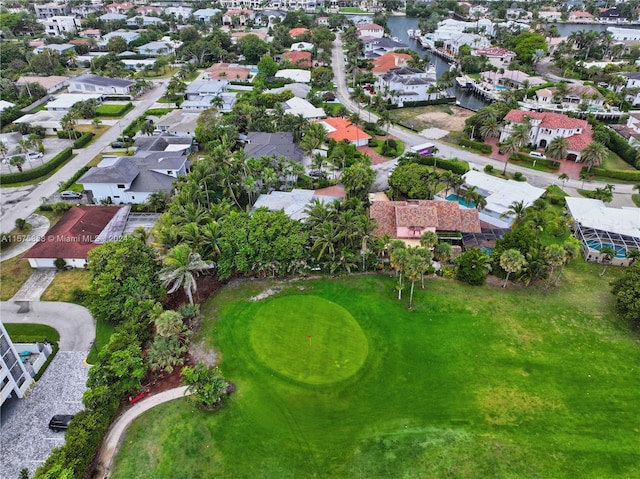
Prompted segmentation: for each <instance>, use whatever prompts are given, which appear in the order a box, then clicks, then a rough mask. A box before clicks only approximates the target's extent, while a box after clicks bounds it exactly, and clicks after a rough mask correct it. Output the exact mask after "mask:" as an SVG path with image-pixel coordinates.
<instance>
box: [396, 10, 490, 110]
mask: <svg viewBox="0 0 640 479" xmlns="http://www.w3.org/2000/svg"><path fill="white" fill-rule="evenodd" d="M387 26H388V27H389V30H391V36H392V37H398V40H400V41H401V42H403V43H406V44H407V45H409V48H411V49H412V50H415V51H416V52H418V55H420V57H421V58H428V59H429V61H430V62H431V63H432V64H434V65H435V66H436V77H437V78H440V77H441V76H442V74H443V73H444V72H446V71H448V70H449V68H450V65H449V64H448V63H447V62H446V61H445V60H443V59H442V58H440V57H438V56H436V55H434V54H432V53H431V52H429V51H427V50H426V49H424V48H422V46H421V45H420V44H418V42H416V41H415V40H414V39H412V38H409V35H407V30H416V29H417V28H418V19H417V18H412V17H400V16H398V17H395V16H394V17H387ZM453 92H454V94H455V96H456V104H458V105H459V106H461V107H463V108H468V109H469V110H473V111H478V110H479V109H480V108H482V107H483V106H487V105H488V103H486V102H485V101H484V100H483V99H482V97H480V96H477V95H473V94H471V93H470V92H469V91H468V90H463V89H462V88H459V87H458V86H457V84H456V86H455V88H454V89H453Z"/></svg>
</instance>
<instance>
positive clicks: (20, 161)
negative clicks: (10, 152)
mask: <svg viewBox="0 0 640 479" xmlns="http://www.w3.org/2000/svg"><path fill="white" fill-rule="evenodd" d="M25 161H26V160H25V158H24V156H13V157H11V159H10V160H9V164H10V165H11V166H15V167H16V168H18V171H22V165H24V162H25Z"/></svg>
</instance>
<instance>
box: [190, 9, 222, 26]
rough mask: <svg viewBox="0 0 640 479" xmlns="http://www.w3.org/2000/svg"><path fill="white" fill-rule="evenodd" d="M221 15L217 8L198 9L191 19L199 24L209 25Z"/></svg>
mask: <svg viewBox="0 0 640 479" xmlns="http://www.w3.org/2000/svg"><path fill="white" fill-rule="evenodd" d="M221 13H222V10H220V9H219V8H200V9H198V10H196V11H195V12H193V18H195V19H196V20H198V21H200V22H204V23H209V22H210V21H212V20H213V19H215V18H216V17H217V16H218V15H220V14H221Z"/></svg>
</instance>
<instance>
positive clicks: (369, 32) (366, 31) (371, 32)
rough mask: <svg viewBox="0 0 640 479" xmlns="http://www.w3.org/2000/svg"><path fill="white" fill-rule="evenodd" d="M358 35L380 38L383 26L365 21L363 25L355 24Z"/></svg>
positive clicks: (382, 33) (382, 34)
mask: <svg viewBox="0 0 640 479" xmlns="http://www.w3.org/2000/svg"><path fill="white" fill-rule="evenodd" d="M356 29H357V30H358V37H360V38H365V37H373V38H382V37H383V36H384V28H383V27H381V26H380V25H376V24H375V23H365V24H364V25H357V26H356Z"/></svg>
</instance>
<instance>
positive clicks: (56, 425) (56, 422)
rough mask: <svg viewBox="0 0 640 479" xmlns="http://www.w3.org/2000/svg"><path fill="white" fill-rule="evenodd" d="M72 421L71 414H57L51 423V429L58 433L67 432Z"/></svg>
mask: <svg viewBox="0 0 640 479" xmlns="http://www.w3.org/2000/svg"><path fill="white" fill-rule="evenodd" d="M72 419H73V416H72V415H71V414H56V415H55V416H53V417H52V418H51V421H49V429H51V430H52V431H56V432H58V431H66V430H67V429H68V428H69V423H70V422H71V420H72Z"/></svg>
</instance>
